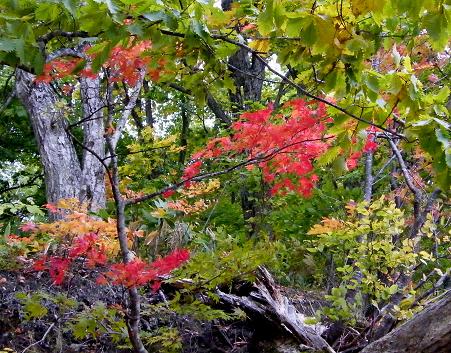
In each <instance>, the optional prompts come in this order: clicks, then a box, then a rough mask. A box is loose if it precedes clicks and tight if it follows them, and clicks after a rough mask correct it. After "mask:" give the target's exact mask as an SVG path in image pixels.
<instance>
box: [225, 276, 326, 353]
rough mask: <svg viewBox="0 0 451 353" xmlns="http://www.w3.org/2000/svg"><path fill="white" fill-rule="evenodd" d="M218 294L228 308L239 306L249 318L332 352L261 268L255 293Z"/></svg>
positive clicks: (311, 345)
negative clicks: (276, 327) (268, 324)
mask: <svg viewBox="0 0 451 353" xmlns="http://www.w3.org/2000/svg"><path fill="white" fill-rule="evenodd" d="M218 295H219V297H220V298H221V299H222V300H223V301H224V302H225V303H227V304H229V305H231V306H238V307H240V308H241V309H242V310H244V311H245V312H246V313H248V314H250V315H254V316H259V317H262V318H264V319H265V320H268V321H270V322H271V323H273V324H276V325H278V326H281V327H283V328H284V329H285V330H286V331H287V332H289V333H290V334H291V335H292V336H293V337H294V338H295V339H296V340H298V341H299V342H300V343H301V344H304V345H306V346H308V347H311V348H313V349H315V350H320V351H323V352H329V353H334V352H335V351H334V350H333V349H332V347H331V346H330V345H329V344H328V343H327V342H326V341H325V340H324V339H323V338H322V337H321V336H320V335H319V334H318V333H317V332H316V331H315V329H314V328H313V327H311V326H308V325H306V324H305V323H304V320H303V318H304V316H303V315H301V314H300V313H299V312H298V311H297V309H296V308H295V307H294V306H293V304H291V303H290V301H289V300H288V299H287V297H285V296H284V295H282V293H281V292H280V290H279V289H278V288H277V286H276V284H275V283H274V280H273V278H272V276H271V275H270V273H269V272H268V271H267V270H266V269H265V268H263V267H262V268H260V269H259V271H258V276H257V281H256V283H255V290H254V291H252V292H251V293H250V294H249V295H248V296H237V295H233V294H227V293H224V292H221V291H218Z"/></svg>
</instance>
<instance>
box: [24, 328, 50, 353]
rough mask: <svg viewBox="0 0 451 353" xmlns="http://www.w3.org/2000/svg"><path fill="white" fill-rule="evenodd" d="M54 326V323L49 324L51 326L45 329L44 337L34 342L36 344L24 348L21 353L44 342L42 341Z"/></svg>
mask: <svg viewBox="0 0 451 353" xmlns="http://www.w3.org/2000/svg"><path fill="white" fill-rule="evenodd" d="M54 326H55V323H53V324H51V325H50V326H49V328H48V329H47V331H45V333H44V336H42V338H41V339H40V340H39V341H36V342H34V343H32V344H30V345H29V346H28V347H26V348H25V349H24V350H23V351H22V353H25V352H26V351H28V350H29V349H30V348H31V347H34V346H36V345H38V344H40V343H42V342H44V340H45V339H46V338H47V336H48V334H49V333H50V331H51V330H52V328H53V327H54Z"/></svg>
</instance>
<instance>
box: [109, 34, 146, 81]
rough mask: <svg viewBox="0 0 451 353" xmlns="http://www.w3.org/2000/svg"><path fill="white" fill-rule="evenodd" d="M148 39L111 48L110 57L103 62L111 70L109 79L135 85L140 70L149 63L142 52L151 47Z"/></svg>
mask: <svg viewBox="0 0 451 353" xmlns="http://www.w3.org/2000/svg"><path fill="white" fill-rule="evenodd" d="M151 46H152V45H151V42H150V41H147V40H146V41H142V42H140V43H138V44H136V45H133V46H131V47H129V48H125V47H122V46H117V47H115V48H113V50H112V51H111V54H110V58H109V59H108V60H107V61H106V63H105V64H104V66H105V67H107V68H109V69H110V71H111V81H113V82H116V81H125V82H126V83H128V84H129V85H131V86H135V85H136V83H137V82H138V80H139V77H140V71H141V70H143V69H145V68H146V66H147V65H148V64H149V63H150V57H143V56H142V54H143V53H144V52H145V51H146V50H149V49H150V48H151Z"/></svg>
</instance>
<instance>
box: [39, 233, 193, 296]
mask: <svg viewBox="0 0 451 353" xmlns="http://www.w3.org/2000/svg"><path fill="white" fill-rule="evenodd" d="M78 258H84V259H86V263H87V267H88V268H94V267H95V266H97V265H105V264H106V263H107V260H108V259H107V256H106V251H105V247H104V245H103V244H99V241H98V235H97V234H96V233H87V234H85V235H82V236H79V237H77V238H76V239H75V240H74V242H73V244H72V245H71V247H70V248H69V249H68V252H67V256H66V257H61V256H43V257H42V258H40V259H39V260H37V261H35V263H34V265H33V269H34V270H36V271H49V274H50V277H51V278H52V279H53V281H54V282H55V284H57V285H59V284H62V283H63V281H64V278H65V275H66V273H67V271H68V270H69V268H70V267H71V265H72V263H73V262H74V260H75V259H78ZM188 259H189V251H188V250H186V249H178V250H174V251H173V252H172V253H170V254H169V255H168V256H166V257H163V258H161V259H158V260H156V261H154V262H152V263H150V264H149V263H146V262H144V261H142V260H141V259H135V260H133V261H131V262H129V263H127V264H124V263H119V264H112V265H110V266H109V268H108V270H107V271H106V272H105V273H103V275H100V276H99V278H98V280H97V282H98V283H99V284H107V283H112V284H114V285H123V286H126V287H132V286H140V285H143V284H146V283H149V282H153V285H152V289H153V290H158V288H159V286H160V280H159V278H160V276H163V275H166V274H168V273H170V272H171V271H172V270H174V269H175V268H177V267H179V266H180V265H181V264H183V263H184V262H186V261H187V260H188Z"/></svg>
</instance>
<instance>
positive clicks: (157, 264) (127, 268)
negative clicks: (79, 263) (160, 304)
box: [97, 249, 190, 291]
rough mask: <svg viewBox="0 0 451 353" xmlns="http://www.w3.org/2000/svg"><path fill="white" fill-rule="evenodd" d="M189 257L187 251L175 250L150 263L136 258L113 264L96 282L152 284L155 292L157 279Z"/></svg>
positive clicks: (129, 285) (131, 284)
mask: <svg viewBox="0 0 451 353" xmlns="http://www.w3.org/2000/svg"><path fill="white" fill-rule="evenodd" d="M189 256H190V254H189V251H188V250H186V249H176V250H174V251H173V252H172V253H170V254H169V255H167V256H165V257H163V258H160V259H158V260H155V261H154V262H152V263H147V262H144V261H142V260H141V259H139V258H137V259H134V260H133V261H130V262H129V263H126V264H124V263H120V264H114V265H111V266H110V269H109V271H107V272H105V273H104V274H103V275H101V276H100V277H99V278H98V281H97V282H98V283H100V284H104V283H108V282H111V283H112V284H115V285H122V286H125V287H134V286H141V285H143V284H146V283H149V282H153V283H152V290H153V291H156V290H158V289H159V287H160V284H161V282H160V280H159V278H160V277H161V276H163V275H167V274H169V273H170V272H171V271H172V270H174V269H176V268H177V267H179V266H180V265H182V264H183V263H184V262H186V261H188V259H189Z"/></svg>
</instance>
